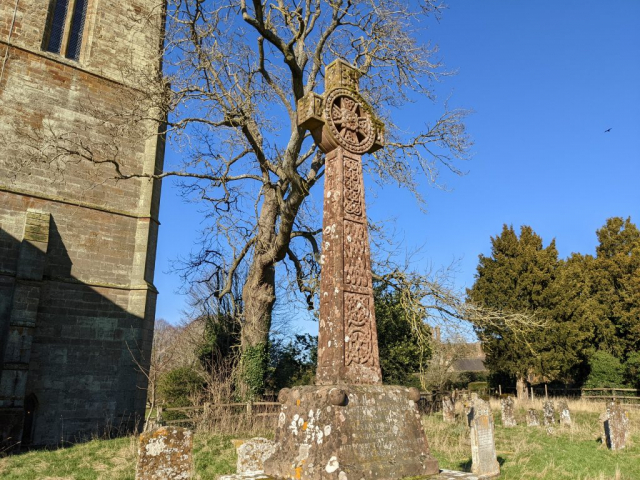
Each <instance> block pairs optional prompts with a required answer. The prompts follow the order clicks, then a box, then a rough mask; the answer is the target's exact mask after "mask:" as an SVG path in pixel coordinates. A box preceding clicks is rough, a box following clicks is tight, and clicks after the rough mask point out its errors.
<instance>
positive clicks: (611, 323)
mask: <svg viewBox="0 0 640 480" xmlns="http://www.w3.org/2000/svg"><path fill="white" fill-rule="evenodd" d="M596 233H597V235H598V240H599V245H598V246H597V247H596V257H595V259H594V261H593V268H592V269H591V270H590V272H589V273H590V275H591V279H592V280H591V281H592V282H593V291H592V295H593V297H594V298H595V300H596V302H597V304H598V313H599V315H600V318H599V319H598V323H599V325H600V328H599V330H598V337H597V341H598V343H599V348H600V349H601V350H604V351H608V352H610V353H612V354H613V355H615V356H616V357H618V358H620V359H625V358H626V357H628V356H629V355H630V354H631V353H633V352H635V351H638V350H640V231H638V228H637V227H636V226H635V225H634V224H633V223H632V222H631V219H630V218H627V219H626V220H624V219H622V218H621V217H613V218H609V219H608V220H607V222H606V224H605V225H604V226H603V227H602V228H601V229H599V230H598V231H597V232H596Z"/></svg>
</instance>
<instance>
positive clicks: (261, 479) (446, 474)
mask: <svg viewBox="0 0 640 480" xmlns="http://www.w3.org/2000/svg"><path fill="white" fill-rule="evenodd" d="M458 479H464V480H488V479H487V478H486V477H483V476H478V475H474V474H473V473H466V472H457V471H454V470H440V474H439V475H435V476H430V477H429V480H458ZM218 480H275V479H274V478H273V477H267V476H266V475H265V474H264V473H263V472H254V473H239V474H233V475H222V476H221V477H219V478H218Z"/></svg>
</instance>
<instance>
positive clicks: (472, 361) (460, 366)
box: [451, 356, 487, 372]
mask: <svg viewBox="0 0 640 480" xmlns="http://www.w3.org/2000/svg"><path fill="white" fill-rule="evenodd" d="M483 357H484V356H483ZM483 360H484V358H461V359H459V360H455V361H454V362H453V363H452V364H451V368H452V369H453V370H455V371H456V372H486V371H487V367H485V366H484V361H483Z"/></svg>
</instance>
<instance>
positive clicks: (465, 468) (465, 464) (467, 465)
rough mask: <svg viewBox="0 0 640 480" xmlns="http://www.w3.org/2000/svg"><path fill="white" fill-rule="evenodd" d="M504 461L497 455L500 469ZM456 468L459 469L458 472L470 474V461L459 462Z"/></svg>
mask: <svg viewBox="0 0 640 480" xmlns="http://www.w3.org/2000/svg"><path fill="white" fill-rule="evenodd" d="M506 461H507V460H506V458H504V457H501V456H499V455H498V464H500V468H502V466H503V465H504V464H505V462H506ZM458 468H460V470H461V471H463V472H467V473H471V459H469V460H467V461H466V462H460V463H459V464H458Z"/></svg>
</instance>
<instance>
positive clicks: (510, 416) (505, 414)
mask: <svg viewBox="0 0 640 480" xmlns="http://www.w3.org/2000/svg"><path fill="white" fill-rule="evenodd" d="M514 408H515V402H514V401H513V397H507V398H501V399H500V411H501V413H502V426H503V427H507V428H508V427H515V426H516V425H517V423H516V417H515V415H514Z"/></svg>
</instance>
